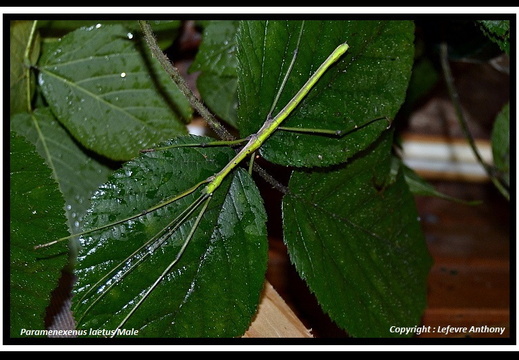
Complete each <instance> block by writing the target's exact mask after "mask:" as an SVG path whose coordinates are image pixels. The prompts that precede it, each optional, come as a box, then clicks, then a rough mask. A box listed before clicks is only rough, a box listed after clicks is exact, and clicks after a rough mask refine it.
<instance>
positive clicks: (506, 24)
mask: <svg viewBox="0 0 519 360" xmlns="http://www.w3.org/2000/svg"><path fill="white" fill-rule="evenodd" d="M479 24H480V26H481V30H482V31H483V32H484V33H485V35H486V36H487V37H488V38H489V39H491V40H492V41H493V42H495V43H496V44H497V45H498V46H499V48H500V49H501V50H503V51H504V52H505V53H506V54H510V21H508V20H480V21H479Z"/></svg>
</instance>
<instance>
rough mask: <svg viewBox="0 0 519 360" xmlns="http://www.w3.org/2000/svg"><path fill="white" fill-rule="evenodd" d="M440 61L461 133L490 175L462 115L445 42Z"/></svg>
mask: <svg viewBox="0 0 519 360" xmlns="http://www.w3.org/2000/svg"><path fill="white" fill-rule="evenodd" d="M440 61H441V66H442V70H443V76H444V78H445V83H446V84H447V91H448V92H449V96H450V98H451V101H452V104H453V105H454V110H455V111H456V118H457V119H458V122H459V124H460V126H461V129H462V130H463V133H464V134H465V137H466V138H467V141H468V142H469V145H470V147H471V149H472V152H473V153H474V156H475V157H476V158H477V160H478V161H479V163H480V164H481V165H482V166H483V167H484V168H485V171H486V172H487V174H488V175H489V176H490V177H492V176H493V169H492V167H491V166H490V165H488V164H487V163H486V162H485V160H483V158H482V157H481V154H480V153H479V150H478V148H477V146H476V142H475V141H474V138H473V137H472V134H471V132H470V129H469V127H468V124H467V120H466V119H465V116H464V115H463V111H462V108H461V104H460V99H459V95H458V92H457V91H456V87H455V85H454V78H453V76H452V72H451V68H450V66H449V59H448V50H447V44H445V43H442V44H441V45H440Z"/></svg>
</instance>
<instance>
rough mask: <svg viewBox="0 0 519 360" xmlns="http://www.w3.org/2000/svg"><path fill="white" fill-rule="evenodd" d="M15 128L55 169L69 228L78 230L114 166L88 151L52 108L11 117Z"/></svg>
mask: <svg viewBox="0 0 519 360" xmlns="http://www.w3.org/2000/svg"><path fill="white" fill-rule="evenodd" d="M11 129H13V130H15V131H16V132H17V133H19V134H21V135H24V136H25V138H26V139H27V140H29V141H30V142H31V143H32V144H33V145H35V146H36V150H37V151H38V154H39V155H40V156H41V157H42V158H44V159H45V161H46V163H47V165H48V166H49V167H50V168H51V170H52V176H53V178H54V179H55V180H56V182H57V183H58V184H59V188H60V190H61V192H62V194H63V196H64V198H65V210H66V214H67V217H68V222H69V229H70V231H71V232H77V231H78V229H79V226H80V222H81V219H82V217H83V216H84V215H85V213H86V211H87V209H88V208H89V206H90V205H89V204H90V197H91V196H92V194H93V192H94V191H95V190H96V189H97V188H98V186H99V185H101V184H102V183H103V182H105V181H106V180H107V178H108V175H109V174H110V173H111V172H112V170H111V168H110V167H108V166H107V165H105V164H103V163H102V162H100V161H98V160H97V159H96V158H95V157H92V156H90V155H91V154H87V153H86V152H85V151H84V149H82V148H81V147H80V146H79V144H78V143H77V142H75V141H73V139H72V138H71V137H70V135H69V134H68V133H67V131H66V130H65V129H64V128H63V127H62V126H61V125H60V124H59V123H58V121H56V119H55V118H54V115H53V114H52V112H51V111H50V110H49V109H48V108H40V109H36V110H35V111H34V112H33V113H31V114H28V113H20V114H17V115H15V116H13V117H11Z"/></svg>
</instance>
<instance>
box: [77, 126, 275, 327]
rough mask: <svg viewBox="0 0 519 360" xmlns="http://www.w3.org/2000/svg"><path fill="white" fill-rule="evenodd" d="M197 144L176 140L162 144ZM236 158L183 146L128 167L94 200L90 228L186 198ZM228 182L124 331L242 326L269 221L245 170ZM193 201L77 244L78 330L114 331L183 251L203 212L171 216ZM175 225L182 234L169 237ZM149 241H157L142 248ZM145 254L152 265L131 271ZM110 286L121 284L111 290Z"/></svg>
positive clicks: (256, 286)
mask: <svg viewBox="0 0 519 360" xmlns="http://www.w3.org/2000/svg"><path fill="white" fill-rule="evenodd" d="M200 141H202V139H198V138H195V137H191V136H189V137H178V138H176V139H175V140H174V141H173V142H167V143H166V144H164V145H171V144H173V143H175V144H182V143H197V142H198V143H199V142H200ZM232 154H233V151H232V150H231V149H229V148H215V147H207V148H193V147H183V148H175V149H172V150H165V151H157V152H152V153H147V154H144V155H142V156H140V157H139V158H137V159H135V160H133V161H130V162H127V163H126V164H125V165H124V166H123V167H122V168H121V169H120V170H118V171H116V172H115V173H114V174H113V175H112V177H111V178H110V179H109V181H108V182H107V183H106V184H104V185H103V186H101V187H100V189H99V191H98V192H97V193H96V194H95V195H94V197H93V199H92V211H91V212H90V213H89V214H88V216H87V218H86V228H96V227H99V226H102V225H105V224H107V223H109V222H113V221H115V220H118V219H121V218H125V217H128V216H131V215H133V214H136V213H139V212H141V211H143V210H146V209H148V208H149V207H151V206H153V205H156V204H157V201H158V200H165V199H167V198H168V197H170V196H172V194H179V193H181V192H183V191H184V190H186V189H187V188H189V187H190V186H191V185H192V184H193V183H196V182H199V181H202V180H204V179H205V178H207V177H208V176H210V175H212V174H213V173H215V172H216V171H218V170H219V169H220V168H221V167H223V166H225V164H226V163H227V162H228V161H229V160H230V159H231V156H232ZM228 180H229V181H227V183H226V184H225V187H224V188H220V189H219V190H218V191H216V192H215V194H214V195H213V198H212V199H211V201H210V203H209V207H208V209H207V211H206V212H205V214H204V216H203V218H202V221H201V222H200V224H199V225H198V227H197V228H196V232H195V233H194V236H193V238H192V239H191V241H190V243H189V246H188V247H187V249H186V251H185V252H184V254H183V255H182V257H181V260H180V261H179V262H178V264H177V265H176V266H175V268H174V270H173V271H171V273H170V274H168V276H167V277H166V278H165V279H164V280H163V281H161V282H160V284H159V286H158V287H157V288H156V289H155V290H154V291H153V293H152V294H151V295H150V297H149V298H148V299H147V300H146V301H145V302H144V303H143V305H141V306H140V307H139V309H138V311H137V312H136V313H135V316H133V317H132V318H131V319H130V320H129V321H128V322H127V324H125V325H124V327H125V328H137V329H140V334H141V336H147V337H164V336H166V337H216V336H219V337H232V336H239V335H241V334H243V333H244V332H245V331H246V330H247V327H248V325H249V320H250V318H251V317H252V316H253V314H254V312H255V310H256V305H257V303H258V301H259V296H260V291H261V289H262V286H263V281H264V275H265V271H266V265H267V238H266V228H265V221H266V215H265V210H264V208H263V204H262V200H261V197H260V195H259V192H258V190H257V188H256V186H255V184H254V182H253V181H252V179H251V178H250V176H249V175H248V174H247V173H245V172H244V171H243V170H238V171H237V172H236V173H235V174H233V175H232V179H228ZM196 195H197V194H196V193H193V194H191V195H189V196H187V197H185V198H183V199H181V200H178V201H175V202H174V203H172V204H170V205H168V206H166V207H164V208H161V209H159V210H157V211H154V212H152V213H150V214H147V215H146V216H143V217H141V218H138V219H136V220H135V221H130V222H126V223H123V224H121V225H118V226H114V227H110V228H108V229H104V230H102V231H96V232H94V233H92V234H89V235H88V236H85V237H84V238H83V240H82V244H81V245H82V252H81V253H80V255H79V262H78V266H77V270H76V274H77V275H78V282H77V284H76V287H75V297H74V300H75V301H74V306H73V311H74V314H75V316H76V319H77V321H78V326H79V328H81V329H85V328H99V329H114V328H116V327H117V325H118V324H119V323H120V322H121V321H122V319H123V318H124V316H125V315H127V313H128V311H130V310H131V309H132V307H131V304H132V303H134V302H136V301H138V300H139V298H140V296H141V294H142V293H143V291H145V290H146V289H147V288H148V287H149V286H150V285H151V284H152V283H153V282H154V281H155V280H156V279H157V278H159V277H160V274H161V273H162V272H163V270H164V269H165V268H166V267H167V266H168V264H169V263H170V262H171V261H172V260H173V258H174V257H175V256H176V254H177V253H178V252H179V251H180V250H179V249H180V248H181V247H182V245H183V243H184V241H185V239H186V236H187V235H188V234H189V232H190V231H191V229H192V228H193V226H194V224H193V223H194V221H195V220H194V219H195V218H196V217H197V215H198V211H199V210H198V209H195V212H194V213H193V214H191V215H190V216H188V218H187V219H185V220H184V221H183V222H178V223H173V224H172V223H171V220H172V219H175V218H177V216H179V214H181V213H182V212H183V211H184V210H186V209H188V208H189V206H190V204H192V203H193V202H194V200H195V197H196ZM175 225H178V226H179V228H178V229H177V230H176V231H174V232H173V233H172V234H169V233H168V231H169V230H170V229H171V228H174V226H175ZM150 239H156V240H157V241H158V242H163V243H162V244H161V245H157V243H152V244H149V245H146V246H145V248H144V249H141V246H142V245H143V244H147V242H148V241H149V240H150ZM156 247H158V248H156ZM148 253H149V259H146V261H144V262H142V263H140V265H139V266H138V267H136V268H135V269H133V270H129V268H130V267H132V265H133V264H135V263H136V262H137V261H139V259H140V258H141V257H144V256H147V255H146V254H148ZM130 254H134V255H130ZM117 265H119V266H120V268H116V266H117ZM112 269H113V270H112ZM112 283H116V284H117V286H115V287H114V288H111V289H110V291H107V290H106V289H105V288H107V287H109V286H110V284H112ZM98 286H99V287H100V288H101V289H102V290H101V291H98V290H97V287H98ZM85 313H86V314H85Z"/></svg>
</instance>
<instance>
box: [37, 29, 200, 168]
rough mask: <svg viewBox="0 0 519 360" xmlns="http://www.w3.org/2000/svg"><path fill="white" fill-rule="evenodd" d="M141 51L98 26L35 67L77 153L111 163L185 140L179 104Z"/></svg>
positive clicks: (54, 46)
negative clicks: (86, 151) (174, 140)
mask: <svg viewBox="0 0 519 360" xmlns="http://www.w3.org/2000/svg"><path fill="white" fill-rule="evenodd" d="M134 37H135V38H134ZM77 44H82V46H81V47H78V46H77ZM142 46H143V44H142V43H140V42H139V40H138V37H137V36H135V35H134V34H133V33H131V32H129V31H128V30H127V29H126V28H124V27H122V26H119V25H111V26H108V25H106V26H104V25H101V26H98V25H96V26H91V27H87V28H80V29H78V30H75V31H74V32H71V33H69V34H67V35H65V36H64V37H63V38H61V39H60V41H58V42H54V43H51V44H49V45H48V46H47V47H45V48H44V51H43V53H42V56H41V58H40V61H39V63H38V70H39V72H40V75H39V83H40V87H41V90H42V92H43V95H44V96H45V99H46V100H47V102H48V103H49V105H50V107H51V108H52V111H53V113H54V114H55V115H56V117H57V118H58V119H59V121H60V122H61V123H63V124H64V126H65V127H67V129H68V130H69V131H70V132H71V134H72V135H73V136H74V137H75V138H76V139H77V140H78V141H79V142H80V143H81V144H82V145H83V146H85V147H86V148H88V149H90V150H92V151H95V152H96V153H98V154H100V155H103V156H105V157H108V158H111V159H114V160H129V159H131V158H132V157H134V156H135V155H136V154H137V152H138V151H139V150H140V149H142V148H146V147H149V146H153V145H154V144H157V143H158V142H160V141H161V140H165V139H168V138H171V137H174V136H176V135H180V134H184V133H185V132H186V130H185V125H184V119H185V118H187V117H189V113H190V109H189V107H188V103H187V101H186V99H185V97H184V96H183V95H182V94H181V93H180V91H179V90H178V88H177V87H176V86H174V84H173V82H171V80H170V79H169V77H168V76H167V75H166V73H165V72H164V71H163V70H162V69H161V68H160V66H159V65H158V63H157V62H156V61H155V60H154V59H152V58H151V56H150V55H149V54H148V52H147V51H144V50H143V48H142Z"/></svg>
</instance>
